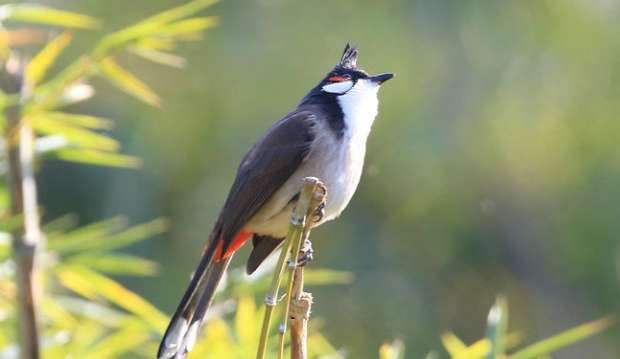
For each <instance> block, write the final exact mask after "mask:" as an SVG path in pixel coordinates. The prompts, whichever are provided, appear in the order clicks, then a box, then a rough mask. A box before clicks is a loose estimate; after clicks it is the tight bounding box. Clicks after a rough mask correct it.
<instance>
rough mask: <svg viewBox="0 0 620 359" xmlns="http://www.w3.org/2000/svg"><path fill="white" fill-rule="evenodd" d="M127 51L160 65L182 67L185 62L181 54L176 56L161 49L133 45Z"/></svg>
mask: <svg viewBox="0 0 620 359" xmlns="http://www.w3.org/2000/svg"><path fill="white" fill-rule="evenodd" d="M129 51H130V52H131V53H132V54H134V55H137V56H140V57H142V58H143V59H146V60H149V61H151V62H154V63H157V64H160V65H166V66H171V67H176V68H183V67H184V66H185V63H186V61H185V59H184V58H182V57H181V56H177V55H174V54H170V53H167V52H163V51H158V50H153V49H150V48H144V47H138V46H133V47H131V48H129Z"/></svg>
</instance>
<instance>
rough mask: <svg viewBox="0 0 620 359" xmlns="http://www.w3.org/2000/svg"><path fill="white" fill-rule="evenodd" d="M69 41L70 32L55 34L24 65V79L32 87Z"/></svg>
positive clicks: (41, 77)
mask: <svg viewBox="0 0 620 359" xmlns="http://www.w3.org/2000/svg"><path fill="white" fill-rule="evenodd" d="M70 42H71V33H69V32H64V33H62V34H60V35H59V36H57V37H56V38H55V39H54V40H52V41H50V42H49V43H48V44H47V45H46V46H45V47H44V48H43V50H41V51H39V53H38V54H37V55H36V56H35V57H34V58H33V59H32V61H30V63H28V66H27V67H26V74H25V75H26V81H28V83H29V84H30V86H32V87H36V85H37V84H38V83H39V82H40V81H41V80H42V79H43V77H44V76H45V73H46V72H47V70H48V69H49V68H50V66H51V65H52V64H53V63H54V61H56V58H58V55H60V53H61V52H62V51H63V50H64V49H65V48H66V47H67V46H68V45H69V43H70Z"/></svg>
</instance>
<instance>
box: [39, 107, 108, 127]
mask: <svg viewBox="0 0 620 359" xmlns="http://www.w3.org/2000/svg"><path fill="white" fill-rule="evenodd" d="M38 116H42V117H46V118H48V119H52V120H54V121H57V122H63V123H65V124H66V125H71V126H80V127H85V128H90V129H93V130H110V129H112V128H113V127H114V122H113V121H112V120H110V119H107V118H103V117H96V116H90V115H80V114H74V113H67V112H53V111H50V112H45V113H42V114H38V115H37V116H35V117H38Z"/></svg>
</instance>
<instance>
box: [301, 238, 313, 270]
mask: <svg viewBox="0 0 620 359" xmlns="http://www.w3.org/2000/svg"><path fill="white" fill-rule="evenodd" d="M313 259H314V250H313V249H312V242H310V240H309V239H306V240H305V241H304V243H303V244H302V246H301V249H300V250H299V256H298V257H297V265H298V266H300V267H301V266H305V265H306V264H308V263H310V262H312V260H313Z"/></svg>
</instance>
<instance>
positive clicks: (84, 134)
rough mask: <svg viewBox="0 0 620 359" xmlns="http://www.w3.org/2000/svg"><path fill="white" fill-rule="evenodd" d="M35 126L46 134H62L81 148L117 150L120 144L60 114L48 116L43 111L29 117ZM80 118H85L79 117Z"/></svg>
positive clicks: (38, 130) (39, 131)
mask: <svg viewBox="0 0 620 359" xmlns="http://www.w3.org/2000/svg"><path fill="white" fill-rule="evenodd" d="M28 119H29V120H30V123H31V124H32V126H33V128H34V129H35V130H36V131H37V132H38V133H42V134H46V135H62V136H63V137H64V138H65V139H66V140H67V141H68V142H69V143H70V144H73V145H75V146H78V147H81V148H88V149H95V150H102V151H116V150H118V148H119V147H120V144H119V143H118V142H117V141H116V140H114V139H112V138H110V137H108V136H105V135H102V134H99V133H96V132H93V131H90V130H87V129H84V128H80V127H76V126H75V125H74V124H71V123H70V122H69V121H67V120H66V119H67V118H64V120H63V119H61V118H60V117H59V116H55V117H54V116H47V113H45V112H42V113H38V114H36V115H34V116H30V117H28ZM77 119H78V121H79V120H83V118H82V119H79V118H77Z"/></svg>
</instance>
